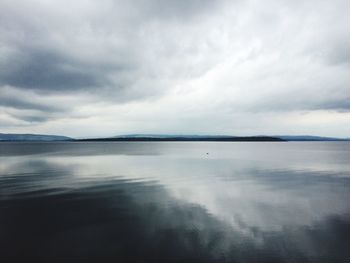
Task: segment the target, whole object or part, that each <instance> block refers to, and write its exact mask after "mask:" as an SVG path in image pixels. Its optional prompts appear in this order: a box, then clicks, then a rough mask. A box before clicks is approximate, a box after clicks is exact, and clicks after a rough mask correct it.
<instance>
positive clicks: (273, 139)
mask: <svg viewBox="0 0 350 263" xmlns="http://www.w3.org/2000/svg"><path fill="white" fill-rule="evenodd" d="M75 141H83V142H89V141H108V142H110V141H116V142H285V141H286V140H283V139H280V138H276V137H268V136H252V137H198V138H197V137H195V138H188V137H166V138H160V137H124V138H122V137H117V138H93V139H80V140H75Z"/></svg>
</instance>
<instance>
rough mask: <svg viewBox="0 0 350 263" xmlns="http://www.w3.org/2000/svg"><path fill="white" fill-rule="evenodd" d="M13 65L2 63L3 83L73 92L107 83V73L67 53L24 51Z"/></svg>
mask: <svg viewBox="0 0 350 263" xmlns="http://www.w3.org/2000/svg"><path fill="white" fill-rule="evenodd" d="M12 63H15V65H12V66H10V67H6V65H3V66H2V70H1V73H0V81H1V83H0V84H2V85H10V86H15V87H18V88H26V89H38V90H47V91H52V92H55V91H58V92H61V91H72V90H79V89H89V88H96V87H101V86H105V85H108V80H107V79H106V77H105V76H104V72H101V70H99V69H96V68H94V67H93V66H91V65H84V64H78V63H76V62H75V61H73V60H72V59H70V58H69V57H67V56H66V55H65V54H58V53H54V52H52V51H43V50H30V49H29V50H28V49H26V50H21V52H19V55H18V56H17V57H14V58H13V61H12Z"/></svg>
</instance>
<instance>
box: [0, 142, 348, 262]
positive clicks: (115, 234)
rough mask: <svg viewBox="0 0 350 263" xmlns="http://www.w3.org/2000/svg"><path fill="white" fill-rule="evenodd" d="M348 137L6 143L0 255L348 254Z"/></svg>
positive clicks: (0, 158)
mask: <svg viewBox="0 0 350 263" xmlns="http://www.w3.org/2000/svg"><path fill="white" fill-rule="evenodd" d="M349 200H350V143H346V142H312V143H307V142H302V143H297V142H294V143H283V142H282V143H277V142H274V143H268V142H262V143H253V142H250V143H239V142H234V143H223V142H218V143H215V142H169V143H167V142H105V143H104V142H85V143H72V142H68V143H13V142H12V143H0V247H1V251H2V252H1V262H27V261H31V262H247V263H250V262H349V258H350V202H349Z"/></svg>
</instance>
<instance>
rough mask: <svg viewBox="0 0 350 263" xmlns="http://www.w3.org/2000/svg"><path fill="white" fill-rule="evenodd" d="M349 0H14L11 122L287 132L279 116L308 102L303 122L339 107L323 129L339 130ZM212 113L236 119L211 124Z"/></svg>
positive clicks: (4, 31) (6, 116) (72, 129)
mask: <svg viewBox="0 0 350 263" xmlns="http://www.w3.org/2000/svg"><path fill="white" fill-rule="evenodd" d="M349 8H350V4H349V2H348V1H346V0H336V1H314V0H310V1H292V0H290V1H288V0H283V1H275V0H269V1H264V3H262V2H261V1H254V0H250V1H240V0H237V1H225V0H218V1H209V0H203V1H200V0H190V1H183V0H181V1H170V0H169V1H160V0H151V1H146V0H140V1H137V0H134V1H126V2H125V1H112V0H101V1H94V0H89V1H83V0H81V1H73V2H72V1H59V2H57V1H49V0H31V1H25V2H23V1H17V0H11V1H10V0H3V1H1V2H0V10H1V16H0V110H1V114H0V124H2V128H3V129H4V131H16V132H21V131H27V130H23V129H32V130H33V131H43V132H50V133H52V131H55V130H60V128H59V127H63V126H65V127H67V125H68V127H67V128H66V129H65V131H66V134H68V135H70V134H72V135H76V134H77V135H79V134H81V135H84V132H83V131H81V132H80V133H79V132H78V128H77V127H76V126H75V125H77V124H76V123H77V122H76V119H79V120H80V122H79V125H81V126H82V127H85V128H88V127H91V130H93V132H92V133H93V134H96V135H99V134H103V133H104V132H103V131H102V130H107V129H111V130H112V131H111V132H112V133H113V132H116V133H126V132H134V131H137V132H147V131H151V132H158V131H164V132H167V131H174V132H188V131H192V132H201V131H203V130H204V131H205V132H208V133H212V132H213V133H243V132H248V133H262V132H264V131H266V132H270V131H271V132H274V131H275V132H274V133H278V132H279V131H282V130H283V129H284V130H283V131H285V132H288V130H290V131H295V130H294V129H288V127H287V126H285V125H284V124H282V123H280V124H279V123H278V122H279V119H280V118H281V114H282V115H284V116H285V118H288V116H291V115H293V116H294V117H293V118H296V117H295V114H298V112H299V113H300V114H301V115H300V116H305V113H307V114H309V115H310V116H313V117H310V118H312V119H313V121H312V122H310V123H313V124H312V125H311V126H310V125H308V124H306V122H305V121H304V119H303V118H304V117H300V119H298V120H295V123H291V124H290V125H293V126H294V127H298V128H297V130H296V132H298V131H299V132H310V133H319V132H320V125H321V126H322V127H321V128H327V125H329V124H330V123H328V124H326V123H324V121H323V120H325V119H330V118H333V117H334V118H333V119H334V120H336V121H339V122H336V123H334V121H331V122H332V125H336V127H337V128H336V130H332V131H330V130H327V129H325V131H324V132H323V133H324V134H329V133H332V134H334V133H338V132H336V131H337V130H340V129H341V127H342V126H343V125H344V124H349V122H350V120H349V110H350V104H349V101H350V87H349V83H350V74H349V66H350V64H349V63H350V48H349V47H350V42H349V39H350V30H349V26H348V25H349V24H350V19H349V17H348V14H347V10H349ZM213 113H218V114H220V116H217V117H216V119H217V121H218V123H225V122H227V120H232V122H234V123H235V125H232V126H227V125H226V124H225V125H219V126H220V127H221V126H222V127H223V128H215V129H214V128H212V127H213V126H215V125H209V123H210V118H212V114H213ZM261 114H266V116H267V115H269V116H270V117H271V118H273V119H274V121H275V125H274V127H273V128H271V129H272V130H266V129H264V127H266V125H268V123H264V122H263V121H262V122H261V124H259V125H260V126H259V125H258V123H260V121H259V120H260V117H257V116H258V115H261ZM271 114H272V115H271ZM322 114H323V115H322ZM321 115H322V116H324V117H325V118H323V117H322V116H321ZM167 116H168V117H169V116H171V118H172V122H171V124H169V123H165V122H162V120H165V119H167ZM315 116H317V117H315ZM332 116H333V117H332ZM69 118H72V121H69V120H68V119H69ZM247 118H248V119H250V121H249V122H247V121H246V119H247ZM315 118H316V119H317V118H318V119H319V122H317V120H316V119H315ZM189 122H190V123H197V126H196V127H190V128H189V127H188V123H189ZM111 123H113V125H112V124H111ZM145 123H147V124H145ZM213 123H214V122H213ZM248 123H249V124H248ZM23 125H24V127H25V128H23ZM164 125H168V126H166V127H164ZM298 125H299V126H298ZM95 126H99V127H100V129H101V130H96V129H95V128H94V127H95ZM61 129H62V128H61ZM285 132H284V133H285ZM346 132H350V130H345V131H344V130H343V131H342V132H339V134H340V135H345V133H346ZM321 133H322V132H321Z"/></svg>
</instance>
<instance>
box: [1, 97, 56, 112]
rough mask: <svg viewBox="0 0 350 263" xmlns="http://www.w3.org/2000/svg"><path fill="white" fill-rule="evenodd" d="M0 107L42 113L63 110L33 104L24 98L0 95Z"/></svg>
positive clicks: (53, 106) (51, 106)
mask: <svg viewBox="0 0 350 263" xmlns="http://www.w3.org/2000/svg"><path fill="white" fill-rule="evenodd" d="M0 106H3V107H8V108H16V109H21V110H38V111H43V112H57V111H62V110H63V109H62V107H57V106H55V105H45V104H42V103H35V102H32V101H31V100H28V99H25V98H21V97H13V96H8V95H3V94H0Z"/></svg>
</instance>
